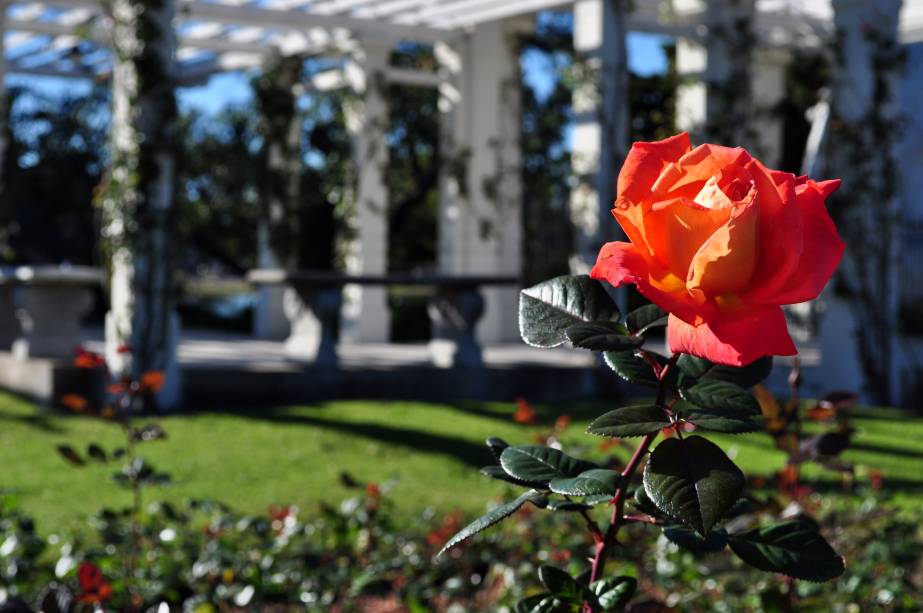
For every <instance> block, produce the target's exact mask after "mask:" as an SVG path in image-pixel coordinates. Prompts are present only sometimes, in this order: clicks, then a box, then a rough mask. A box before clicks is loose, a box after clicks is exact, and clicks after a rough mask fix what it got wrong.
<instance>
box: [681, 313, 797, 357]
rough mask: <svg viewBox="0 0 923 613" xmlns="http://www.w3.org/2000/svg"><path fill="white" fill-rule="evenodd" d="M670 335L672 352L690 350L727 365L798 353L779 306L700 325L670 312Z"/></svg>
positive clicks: (696, 354) (699, 355)
mask: <svg viewBox="0 0 923 613" xmlns="http://www.w3.org/2000/svg"><path fill="white" fill-rule="evenodd" d="M667 339H668V341H669V345H670V351H671V352H673V353H688V354H691V355H694V356H698V357H700V358H705V359H706V360H711V361H712V362H715V363H716V364H726V365H728V366H746V365H747V364H749V363H751V362H753V361H755V360H758V359H759V358H761V357H763V356H767V355H795V354H796V353H798V350H797V349H796V348H795V344H794V343H793V342H792V339H791V337H790V336H789V335H788V327H787V326H786V324H785V315H784V314H783V313H782V309H781V308H780V307H762V308H758V309H755V310H752V311H749V312H747V313H746V315H743V316H741V317H738V318H735V319H731V320H720V319H718V320H714V321H711V322H709V323H703V324H701V325H699V326H694V325H691V324H689V323H686V322H685V321H683V320H682V319H680V318H679V317H674V316H673V315H670V318H669V319H668V321H667Z"/></svg>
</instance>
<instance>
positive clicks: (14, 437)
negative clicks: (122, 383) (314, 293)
mask: <svg viewBox="0 0 923 613" xmlns="http://www.w3.org/2000/svg"><path fill="white" fill-rule="evenodd" d="M536 410H537V412H538V414H539V417H540V420H541V421H542V423H544V424H545V425H544V426H543V425H539V426H521V425H518V424H516V423H514V422H513V420H512V414H513V412H514V407H513V406H512V405H510V404H502V403H459V404H457V405H455V406H451V405H445V404H428V403H420V402H362V401H355V402H329V403H323V404H318V405H312V406H297V407H284V408H276V409H259V410H253V411H248V412H241V411H229V412H223V413H222V412H210V413H194V414H188V415H182V416H172V417H167V418H164V419H162V420H160V423H161V425H162V426H163V427H164V428H165V429H166V430H167V432H168V434H169V438H168V439H167V440H165V441H157V442H152V443H146V444H145V445H143V447H142V455H144V456H146V457H147V458H149V459H150V460H151V462H152V463H153V464H154V465H155V467H157V468H158V469H160V470H162V471H165V472H168V473H170V474H171V475H172V477H173V482H172V484H171V485H170V486H167V487H164V488H158V489H157V490H151V494H150V496H152V497H156V498H165V499H168V500H174V501H176V500H181V499H184V498H189V497H197V498H215V499H218V500H221V501H223V502H226V503H228V504H230V505H232V506H234V507H236V508H238V509H240V510H242V511H247V512H262V511H263V510H264V509H266V507H267V506H268V505H270V504H291V503H294V504H297V505H299V506H300V507H301V508H302V509H306V510H310V509H311V508H313V507H315V506H316V505H317V503H318V502H320V501H327V502H336V501H338V500H341V499H342V498H344V497H346V496H348V495H349V493H350V491H349V490H348V489H347V488H346V487H345V486H344V485H342V484H341V482H340V474H341V473H342V472H344V471H345V472H348V473H350V474H351V475H352V476H353V477H355V478H356V479H357V480H360V481H376V482H379V483H384V482H392V483H393V489H392V490H391V491H392V496H393V497H394V498H395V499H396V501H397V505H398V508H399V510H400V511H402V513H401V516H402V517H405V518H407V520H408V521H409V522H410V521H414V519H415V518H417V517H418V516H419V512H420V511H422V510H423V509H424V508H425V507H427V506H434V507H436V508H437V509H438V510H441V511H446V510H450V509H455V508H462V509H464V510H465V511H467V512H469V513H475V512H478V511H481V510H482V509H483V508H484V504H485V502H486V501H487V500H489V499H491V498H494V497H496V496H499V495H503V494H505V493H506V487H505V486H504V485H503V484H500V483H498V482H493V481H490V480H488V479H487V478H485V477H481V476H480V475H479V474H478V473H477V468H478V467H479V466H481V465H483V464H486V463H488V462H489V461H490V456H489V452H488V451H487V449H486V447H484V446H483V440H484V439H485V438H486V437H487V436H490V435H494V436H500V437H503V438H505V439H507V440H508V441H509V442H511V443H514V444H517V443H518V444H523V443H530V442H532V441H533V438H534V436H535V434H536V433H537V432H538V431H540V430H547V429H548V428H549V427H550V426H549V425H547V424H549V423H550V422H552V421H553V420H554V417H555V416H556V415H557V414H559V413H570V414H571V415H572V416H573V417H574V421H573V423H572V424H571V426H570V427H569V428H568V429H567V431H566V434H565V436H564V444H565V447H566V448H567V449H568V450H570V451H571V452H573V453H575V454H583V455H585V456H587V457H590V458H593V457H597V458H601V457H602V455H601V453H600V452H599V450H598V449H597V444H598V443H599V441H600V439H597V438H595V437H591V436H589V435H585V434H583V430H584V429H585V427H586V424H587V422H588V421H589V419H590V418H592V417H593V416H595V415H597V414H599V413H601V412H603V411H604V410H605V409H604V408H603V407H600V406H599V405H597V406H595V407H589V406H578V407H566V408H565V407H562V406H557V407H554V408H551V407H536ZM853 424H854V425H855V427H857V428H858V430H859V433H858V435H857V438H856V440H855V447H854V449H852V450H850V451H849V452H847V453H846V455H845V459H847V460H849V461H852V462H855V463H857V464H859V465H862V466H866V467H874V468H878V469H880V470H882V472H883V473H884V475H885V479H886V484H889V485H892V486H894V487H896V488H897V489H899V490H901V491H903V492H906V494H903V499H902V500H903V501H904V502H905V503H907V504H912V505H915V506H916V508H919V503H920V496H921V492H923V420H919V419H908V418H904V417H901V415H900V414H899V413H898V412H896V411H893V410H884V409H875V410H863V411H857V412H856V414H855V418H854V421H853ZM715 440H717V441H718V442H719V443H720V444H721V445H722V446H723V447H724V448H725V449H726V450H727V451H728V453H729V454H730V455H731V456H732V457H735V458H736V460H737V461H738V462H739V463H740V464H741V465H742V466H743V468H744V469H745V470H746V471H747V472H748V474H750V475H756V474H768V473H770V472H773V471H775V470H777V469H778V468H780V467H781V466H782V463H783V456H782V454H780V453H779V452H778V451H776V450H775V449H774V448H773V447H772V442H771V441H770V439H769V438H768V437H767V436H765V435H761V434H753V435H746V436H737V437H735V436H724V437H716V439H715ZM120 441H121V434H120V432H119V430H118V429H117V427H116V426H115V425H113V424H110V423H107V422H104V421H101V420H97V419H91V418H85V417H70V416H62V415H58V414H45V413H42V412H40V411H39V410H38V409H36V408H35V407H34V406H33V405H31V404H30V403H28V402H25V401H22V400H19V399H17V398H14V397H12V396H9V395H4V394H0V466H2V467H3V469H2V471H0V489H2V490H5V491H6V492H10V493H13V494H15V495H16V496H17V498H18V499H19V502H20V505H21V507H22V508H23V509H24V510H25V511H26V512H28V513H30V514H32V515H34V516H35V517H36V519H37V520H38V522H39V529H40V530H41V531H43V532H49V531H54V530H56V529H59V528H62V527H65V528H74V527H76V526H79V525H80V524H83V523H84V522H85V521H86V519H87V517H88V516H89V515H91V514H92V513H93V512H94V511H97V510H98V509H100V508H101V507H103V506H105V505H110V506H113V505H114V506H125V505H127V504H128V503H129V497H128V494H127V493H125V492H124V491H122V490H120V489H119V488H118V487H116V486H115V485H114V483H113V482H112V480H111V478H110V475H111V474H112V473H113V472H114V470H115V469H116V466H115V465H108V466H107V465H101V464H96V463H93V464H90V465H88V466H85V467H83V468H75V467H71V466H70V465H68V464H67V463H65V462H64V461H63V460H62V458H61V457H60V456H59V455H58V454H57V453H56V452H55V450H54V448H55V446H56V445H58V444H62V443H67V444H70V445H72V446H74V447H75V448H79V449H82V448H85V447H86V445H87V444H88V443H90V442H98V443H100V444H102V445H103V447H105V448H114V447H115V446H117V445H118V444H119V443H120ZM627 451H628V449H627V447H626V448H625V449H624V450H616V453H620V452H627ZM811 475H820V476H821V477H822V478H824V479H829V480H831V481H832V480H833V479H834V477H832V476H828V475H821V474H820V473H819V472H817V471H812V472H810V473H809V476H811Z"/></svg>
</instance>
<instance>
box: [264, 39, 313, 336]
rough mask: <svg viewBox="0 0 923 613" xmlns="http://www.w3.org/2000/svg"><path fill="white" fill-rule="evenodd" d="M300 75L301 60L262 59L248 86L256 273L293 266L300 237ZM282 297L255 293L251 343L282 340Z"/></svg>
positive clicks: (277, 291) (275, 291) (270, 291)
mask: <svg viewBox="0 0 923 613" xmlns="http://www.w3.org/2000/svg"><path fill="white" fill-rule="evenodd" d="M303 72H304V58H303V57H302V56H300V55H295V56H281V55H279V54H278V53H277V54H274V55H273V56H271V57H270V58H268V60H267V61H266V62H265V64H264V69H263V74H262V75H261V77H260V78H259V79H258V80H256V81H255V82H254V93H255V97H256V107H257V110H258V111H259V113H260V114H261V118H260V119H261V122H262V124H263V132H264V139H265V144H264V147H265V150H266V170H267V181H266V183H265V185H264V186H263V188H262V193H263V199H264V203H263V208H262V210H261V219H260V222H259V224H258V226H257V228H256V240H257V250H258V252H257V257H258V263H257V265H258V266H259V267H260V268H278V267H284V268H286V269H288V268H291V267H293V266H295V267H297V265H298V257H297V253H295V252H296V251H297V247H296V244H297V237H298V236H299V235H303V233H304V231H305V229H304V228H301V227H300V225H299V224H298V223H297V222H296V221H295V220H296V218H297V211H298V209H299V207H300V205H301V198H300V187H301V185H300V184H301V165H302V161H301V128H302V125H301V116H300V114H299V113H298V92H299V90H300V89H301V88H302V87H303V84H302V82H301V81H302V75H303ZM280 238H281V244H279V242H280ZM293 239H294V240H293ZM284 294H285V288H284V287H283V286H278V285H272V286H262V287H260V288H259V290H258V294H257V304H256V308H255V310H254V314H253V332H254V336H256V337H257V338H264V339H273V340H282V339H284V338H286V337H287V336H288V333H289V327H290V326H289V323H288V318H287V317H286V314H285V309H284V307H283V304H284V299H283V296H284Z"/></svg>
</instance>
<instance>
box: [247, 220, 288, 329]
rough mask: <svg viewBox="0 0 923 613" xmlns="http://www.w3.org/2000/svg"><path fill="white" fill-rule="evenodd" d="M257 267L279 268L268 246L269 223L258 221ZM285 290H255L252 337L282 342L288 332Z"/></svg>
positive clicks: (275, 286)
mask: <svg viewBox="0 0 923 613" xmlns="http://www.w3.org/2000/svg"><path fill="white" fill-rule="evenodd" d="M256 244H257V266H258V267H259V268H279V260H278V258H276V254H275V253H274V252H273V250H272V247H271V246H270V240H269V222H268V221H267V220H260V222H259V225H258V226H257V228H256ZM284 295H285V288H284V287H282V286H279V285H264V286H260V287H259V288H257V290H256V305H255V306H254V309H253V336H255V337H256V338H261V339H266V340H276V341H278V340H283V339H285V338H286V337H287V336H288V334H289V331H290V326H289V322H288V317H287V316H286V313H285V307H284V304H285V301H284Z"/></svg>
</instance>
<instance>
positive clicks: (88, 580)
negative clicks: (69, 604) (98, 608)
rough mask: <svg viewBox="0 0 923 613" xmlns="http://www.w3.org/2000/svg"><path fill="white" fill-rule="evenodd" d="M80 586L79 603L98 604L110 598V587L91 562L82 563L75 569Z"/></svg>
mask: <svg viewBox="0 0 923 613" xmlns="http://www.w3.org/2000/svg"><path fill="white" fill-rule="evenodd" d="M77 582H78V583H79V584H80V595H79V600H80V602H88V603H98V602H103V601H106V600H109V599H110V598H112V586H111V585H110V584H109V582H108V581H106V577H105V576H103V571H101V570H100V569H99V567H98V566H96V565H95V564H93V563H92V562H82V563H81V564H80V567H79V568H78V569H77Z"/></svg>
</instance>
